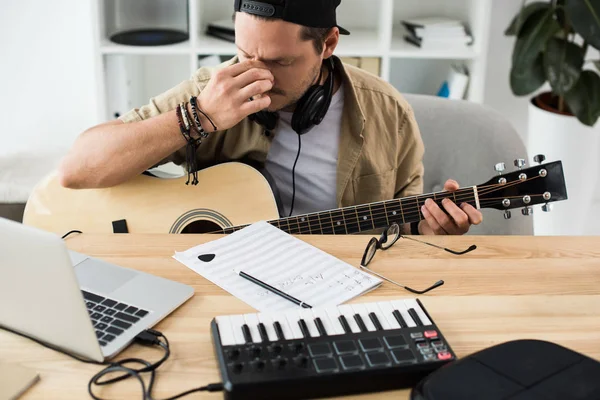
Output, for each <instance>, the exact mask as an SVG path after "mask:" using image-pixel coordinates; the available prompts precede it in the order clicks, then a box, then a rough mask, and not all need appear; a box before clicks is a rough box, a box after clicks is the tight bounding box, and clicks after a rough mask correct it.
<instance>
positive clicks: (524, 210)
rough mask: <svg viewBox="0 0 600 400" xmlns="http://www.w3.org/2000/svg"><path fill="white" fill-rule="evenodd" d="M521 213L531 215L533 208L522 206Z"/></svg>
mask: <svg viewBox="0 0 600 400" xmlns="http://www.w3.org/2000/svg"><path fill="white" fill-rule="evenodd" d="M521 213H522V214H523V215H531V214H533V208H531V207H525V208H523V209H522V210H521Z"/></svg>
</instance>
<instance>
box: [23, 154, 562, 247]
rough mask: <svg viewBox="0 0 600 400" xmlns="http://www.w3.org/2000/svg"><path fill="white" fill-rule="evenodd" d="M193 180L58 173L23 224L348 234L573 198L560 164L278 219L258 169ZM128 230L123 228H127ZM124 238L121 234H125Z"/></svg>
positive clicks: (224, 168) (226, 169)
mask: <svg viewBox="0 0 600 400" xmlns="http://www.w3.org/2000/svg"><path fill="white" fill-rule="evenodd" d="M186 181H187V177H182V178H173V179H165V178H157V177H152V176H147V175H140V176H137V177H135V178H133V179H131V180H130V181H128V182H125V183H123V184H121V185H117V186H114V187H111V188H105V189H82V190H72V189H65V188H64V187H62V186H61V185H60V183H59V181H58V176H57V174H56V173H53V174H51V175H49V176H48V177H46V179H44V180H43V181H42V182H40V183H39V184H38V185H37V186H36V187H35V188H34V190H33V193H32V194H31V196H30V197H29V200H28V202H27V205H26V207H25V213H24V219H23V223H24V224H26V225H31V226H35V227H38V228H41V229H43V230H46V231H50V232H55V233H57V234H61V235H62V234H65V233H67V232H69V231H71V230H79V231H82V232H85V233H111V232H113V231H115V229H114V228H113V222H116V221H122V220H125V222H126V227H127V230H126V231H127V232H130V233H174V234H178V233H233V232H235V231H237V230H240V229H243V228H244V227H245V226H247V225H250V224H253V223H255V222H258V221H267V222H269V223H270V224H272V225H273V226H276V227H277V228H279V229H281V230H283V231H284V232H287V233H290V234H303V235H306V234H309V235H313V234H322V235H329V234H334V235H347V234H354V233H361V232H370V231H371V230H373V229H379V228H385V227H388V226H390V224H391V223H393V222H396V223H401V224H407V223H413V222H418V221H421V220H422V219H423V218H424V216H423V215H422V213H421V206H422V205H423V204H424V202H425V201H426V200H427V199H431V200H433V201H435V202H436V203H437V204H438V205H440V206H441V203H442V201H443V200H444V199H449V200H452V201H454V202H455V203H459V202H460V203H468V204H471V205H472V206H473V207H475V208H477V209H481V208H493V209H496V210H502V211H504V216H505V218H507V219H508V218H511V214H510V211H509V210H511V209H515V208H522V213H523V214H524V215H530V214H531V213H532V212H533V209H532V206H534V205H538V204H543V207H542V208H546V209H548V208H549V207H550V204H549V203H552V202H555V201H562V200H566V199H567V190H566V185H565V181H564V173H563V167H562V163H561V162H560V161H555V162H552V163H548V164H543V165H542V164H540V165H538V166H535V167H530V168H527V169H519V170H517V171H514V172H509V173H507V174H503V175H497V176H495V177H493V178H491V179H490V180H489V181H488V182H485V183H484V184H481V185H478V186H470V187H466V188H463V189H459V190H457V191H455V192H445V191H443V192H437V193H429V194H424V195H418V196H409V197H405V198H402V199H389V200H383V201H379V202H376V203H370V204H362V205H353V206H347V207H343V208H339V209H336V210H327V211H319V212H314V213H310V214H304V215H294V216H291V217H287V218H279V212H278V207H277V200H276V197H275V195H274V194H273V191H272V189H271V185H270V184H269V182H268V181H267V179H266V178H265V176H263V175H262V174H261V173H260V172H258V171H257V170H256V169H254V168H252V167H250V166H248V165H246V164H242V163H239V162H230V163H225V164H220V165H217V166H214V167H210V168H206V169H203V170H201V171H199V172H198V181H199V183H198V185H197V186H192V185H189V186H188V185H186V184H185V182H186ZM120 225H121V224H117V226H120ZM117 232H119V233H120V231H119V230H117Z"/></svg>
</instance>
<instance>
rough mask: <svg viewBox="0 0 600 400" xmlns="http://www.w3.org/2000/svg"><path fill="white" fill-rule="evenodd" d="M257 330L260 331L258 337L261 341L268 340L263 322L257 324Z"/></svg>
mask: <svg viewBox="0 0 600 400" xmlns="http://www.w3.org/2000/svg"><path fill="white" fill-rule="evenodd" d="M258 332H259V333H260V338H261V339H262V341H263V342H268V341H269V335H268V334H267V328H265V324H263V323H262V322H261V323H260V324H258Z"/></svg>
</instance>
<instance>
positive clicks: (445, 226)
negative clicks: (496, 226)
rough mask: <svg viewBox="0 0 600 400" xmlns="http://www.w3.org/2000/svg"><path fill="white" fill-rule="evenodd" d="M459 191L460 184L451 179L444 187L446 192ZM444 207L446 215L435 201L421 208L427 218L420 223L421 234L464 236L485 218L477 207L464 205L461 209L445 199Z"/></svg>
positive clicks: (461, 205) (429, 201) (427, 202)
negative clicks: (472, 226)
mask: <svg viewBox="0 0 600 400" xmlns="http://www.w3.org/2000/svg"><path fill="white" fill-rule="evenodd" d="M458 189H459V185H458V182H456V181H455V180H452V179H449V180H448V181H446V184H445V185H444V190H446V191H448V192H455V191H457V190H458ZM442 207H444V209H445V210H446V211H447V213H445V212H444V211H443V210H442V209H441V208H440V207H439V206H438V205H437V204H436V203H435V202H434V201H433V200H431V199H428V200H427V201H426V202H425V204H424V205H423V206H422V207H421V212H422V213H423V216H424V217H425V219H424V220H422V221H421V222H420V223H419V232H420V233H421V234H423V235H463V234H465V233H467V232H468V231H469V228H470V227H471V225H479V224H480V223H481V221H483V216H482V215H481V212H479V211H478V210H477V209H475V207H473V206H472V205H470V204H467V203H462V204H460V207H459V206H458V205H456V204H455V203H454V202H453V201H452V200H449V199H444V200H443V201H442Z"/></svg>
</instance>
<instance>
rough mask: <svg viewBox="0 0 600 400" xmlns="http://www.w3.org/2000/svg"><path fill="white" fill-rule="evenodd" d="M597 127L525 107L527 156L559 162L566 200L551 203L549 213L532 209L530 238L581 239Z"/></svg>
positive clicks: (594, 174)
mask: <svg viewBox="0 0 600 400" xmlns="http://www.w3.org/2000/svg"><path fill="white" fill-rule="evenodd" d="M599 140H600V123H597V124H596V125H595V126H594V127H588V126H586V125H583V124H582V123H580V122H579V121H578V120H577V118H575V117H570V116H565V115H560V114H555V113H551V112H548V111H546V110H543V109H541V108H538V107H537V106H535V105H534V104H533V102H530V103H529V134H528V147H527V150H528V152H529V155H530V156H532V157H533V156H534V155H536V154H544V155H545V156H546V161H547V162H551V161H559V160H560V161H562V164H563V169H564V174H565V183H566V187H567V195H568V199H567V200H564V201H559V202H555V203H552V211H551V212H548V213H546V212H543V211H542V210H541V208H540V207H535V210H534V214H533V224H534V228H533V229H534V234H535V235H539V236H545V235H569V236H571V235H583V234H584V233H585V230H586V226H587V224H588V222H589V221H588V219H589V218H590V211H591V206H592V199H593V195H594V191H595V186H596V182H597V180H598V166H599V163H598V143H599Z"/></svg>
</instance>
